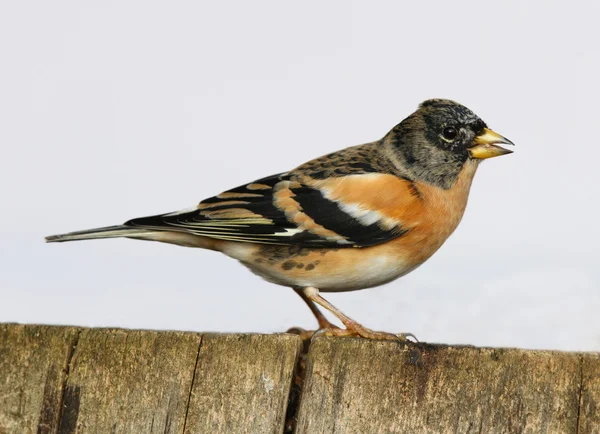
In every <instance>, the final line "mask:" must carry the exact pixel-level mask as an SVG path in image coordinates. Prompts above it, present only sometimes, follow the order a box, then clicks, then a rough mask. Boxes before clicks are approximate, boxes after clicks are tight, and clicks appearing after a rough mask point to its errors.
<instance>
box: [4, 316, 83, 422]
mask: <svg viewBox="0 0 600 434" xmlns="http://www.w3.org/2000/svg"><path fill="white" fill-rule="evenodd" d="M78 333H79V330H78V329H77V328H74V327H45V326H37V325H19V324H0V434H9V433H10V434H13V433H14V434H31V433H38V434H55V433H57V432H58V421H59V416H60V414H59V412H60V406H61V400H62V396H63V385H64V381H65V376H66V372H67V366H68V363H69V358H70V356H71V353H72V348H73V346H74V345H75V342H76V340H77V335H78Z"/></svg>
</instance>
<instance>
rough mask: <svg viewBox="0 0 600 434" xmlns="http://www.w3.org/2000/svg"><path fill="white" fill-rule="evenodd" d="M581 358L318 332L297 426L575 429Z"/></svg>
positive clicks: (311, 429)
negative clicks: (370, 339)
mask: <svg viewBox="0 0 600 434" xmlns="http://www.w3.org/2000/svg"><path fill="white" fill-rule="evenodd" d="M581 360H582V359H581V355H579V354H573V353H561V352H551V351H524V350H510V349H508V350H507V349H486V348H472V347H445V346H434V345H412V346H408V347H406V346H401V345H399V344H396V343H393V342H368V341H365V340H361V339H353V338H346V339H343V340H342V339H335V338H327V337H319V338H317V339H315V341H314V342H313V344H312V346H311V350H310V353H309V356H308V361H307V372H306V378H305V383H304V389H303V394H302V400H301V404H300V412H299V415H298V430H297V432H299V433H315V432H327V433H364V432H369V433H388V432H395V433H416V432H427V433H448V432H458V433H495V434H497V433H552V434H554V433H576V432H577V429H578V424H579V420H578V419H579V417H580V415H579V392H580V388H581V384H582V377H581V372H582V371H581ZM594 363H595V365H594V368H595V369H596V368H597V361H595V362H594ZM586 369H587V368H586ZM589 372H590V375H591V376H593V375H594V374H593V372H592V371H591V370H590V371H589ZM586 399H587V401H586V403H588V404H587V405H588V406H589V407H590V408H591V407H592V406H594V405H595V404H594V400H593V399H592V398H591V395H589V397H588V398H586ZM594 417H597V416H592V418H594ZM591 423H592V424H593V422H591ZM586 424H587V422H586ZM581 428H583V426H581ZM586 429H587V428H586ZM581 432H593V431H581Z"/></svg>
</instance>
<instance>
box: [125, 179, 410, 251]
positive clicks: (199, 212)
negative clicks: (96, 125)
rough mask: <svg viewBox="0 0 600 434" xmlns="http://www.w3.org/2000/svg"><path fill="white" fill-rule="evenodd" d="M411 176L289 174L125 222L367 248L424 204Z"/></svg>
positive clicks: (237, 237) (395, 231) (265, 240)
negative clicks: (184, 207)
mask: <svg viewBox="0 0 600 434" xmlns="http://www.w3.org/2000/svg"><path fill="white" fill-rule="evenodd" d="M419 201H420V198H419V196H418V191H417V192H416V191H415V187H414V186H413V184H412V183H411V182H410V181H407V180H404V179H400V178H398V177H396V176H393V175H390V174H375V173H369V174H356V175H348V176H342V177H337V178H327V179H314V178H310V177H308V176H302V175H301V174H298V173H296V174H294V173H293V172H292V173H283V174H278V175H273V176H270V177H268V178H263V179H260V180H258V181H255V182H252V183H250V184H247V185H243V186H240V187H237V188H234V189H231V190H228V191H226V192H223V193H221V194H219V195H217V196H214V197H212V198H209V199H206V200H204V201H202V202H201V203H200V204H199V205H198V206H197V207H196V208H194V209H192V210H186V211H180V212H175V213H170V214H162V215H157V216H152V217H143V218H138V219H133V220H130V221H128V222H127V223H125V225H126V226H134V227H144V228H152V229H156V230H170V231H180V232H186V233H191V234H195V235H202V236H206V237H211V238H217V239H223V240H232V241H240V242H252V243H262V244H284V245H299V246H303V247H367V246H372V245H376V244H381V243H383V242H386V241H389V240H391V239H393V238H396V237H399V236H401V235H402V234H404V233H405V232H406V231H407V230H409V227H407V226H406V225H405V224H404V223H403V221H402V216H403V215H405V214H406V213H407V212H409V213H410V209H411V207H412V209H413V210H414V207H415V206H418V202H419Z"/></svg>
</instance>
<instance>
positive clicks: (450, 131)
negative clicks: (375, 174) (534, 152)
mask: <svg viewBox="0 0 600 434" xmlns="http://www.w3.org/2000/svg"><path fill="white" fill-rule="evenodd" d="M386 139H388V140H389V143H391V144H392V146H393V148H394V151H395V153H396V154H397V155H398V157H399V158H400V160H401V161H402V163H403V165H404V166H405V167H406V168H409V169H410V172H412V174H413V175H414V176H415V177H416V178H418V179H422V180H424V181H426V182H430V183H432V184H436V185H440V186H442V187H445V188H449V187H451V186H452V185H453V184H454V181H455V180H456V177H457V176H458V174H459V173H460V171H461V170H462V168H463V166H464V165H465V163H466V162H467V161H469V162H472V163H478V162H479V161H481V160H483V159H486V158H492V157H498V156H500V155H505V154H510V153H512V151H510V150H508V149H505V148H502V147H500V146H498V145H513V143H512V142H511V141H510V140H508V139H506V138H505V137H502V136H501V135H500V134H498V133H495V132H494V131H492V130H491V129H489V128H488V127H487V125H486V124H485V122H484V121H483V120H481V119H480V118H479V117H478V116H477V115H476V114H475V113H473V112H472V111H471V110H469V109H468V108H466V107H465V106H463V105H461V104H458V103H456V102H454V101H450V100H446V99H430V100H427V101H425V102H423V103H422V104H421V105H420V106H419V108H418V110H417V111H416V112H414V113H413V114H412V115H410V116H409V117H408V118H406V119H404V120H403V121H402V122H401V123H400V124H398V125H396V127H394V129H393V130H392V131H390V133H389V134H388V135H387V136H386Z"/></svg>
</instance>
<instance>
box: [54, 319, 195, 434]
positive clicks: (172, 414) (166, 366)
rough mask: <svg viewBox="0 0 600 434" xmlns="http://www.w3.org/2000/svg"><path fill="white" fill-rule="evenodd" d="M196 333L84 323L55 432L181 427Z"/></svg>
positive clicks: (126, 431) (170, 430)
mask: <svg viewBox="0 0 600 434" xmlns="http://www.w3.org/2000/svg"><path fill="white" fill-rule="evenodd" d="M200 341H201V335H199V334H196V333H180V332H154V331H135V330H111V329H85V330H83V332H82V333H81V335H80V337H79V343H78V345H77V348H76V350H75V354H74V356H73V360H72V363H71V369H70V373H69V378H68V380H67V386H66V390H65V399H64V410H63V416H62V419H61V422H60V433H59V434H74V433H118V434H129V433H131V434H139V433H144V434H145V433H157V434H158V433H161V434H163V433H164V434H167V433H169V434H171V433H172V434H175V433H177V434H179V433H181V432H183V427H184V424H185V415H186V411H187V406H188V399H189V391H190V389H191V385H192V377H193V374H194V366H195V364H196V358H197V355H198V349H199V347H200Z"/></svg>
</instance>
